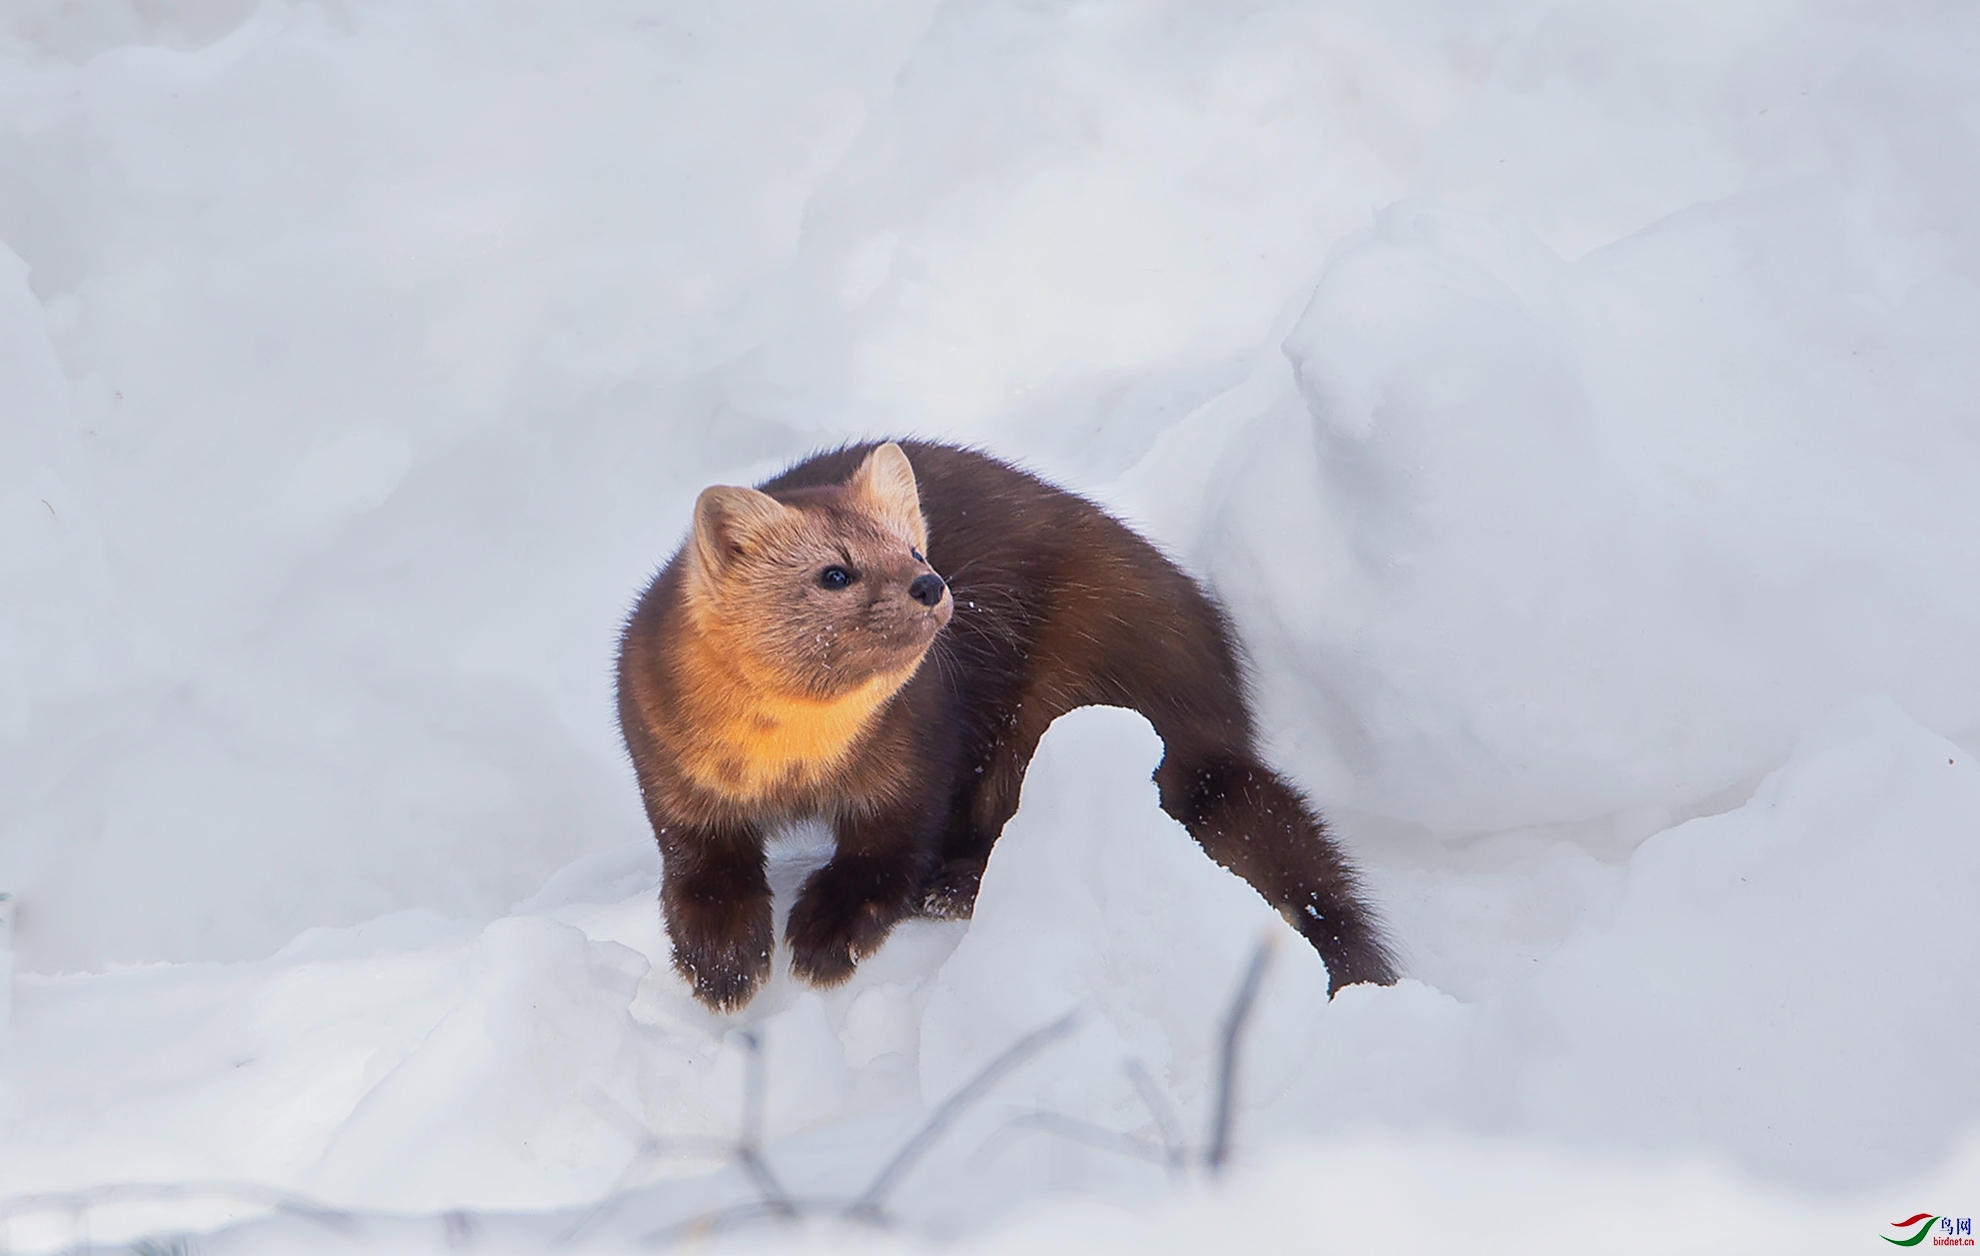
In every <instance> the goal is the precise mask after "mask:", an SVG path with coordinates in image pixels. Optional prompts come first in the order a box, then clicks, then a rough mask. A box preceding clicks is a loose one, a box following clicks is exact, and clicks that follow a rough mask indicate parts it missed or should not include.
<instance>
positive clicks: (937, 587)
mask: <svg viewBox="0 0 1980 1256" xmlns="http://www.w3.org/2000/svg"><path fill="white" fill-rule="evenodd" d="M948 587H949V586H948V585H945V584H943V583H942V577H940V576H938V575H936V574H935V573H933V572H930V573H929V574H927V575H925V576H916V577H915V578H914V583H913V584H911V585H909V586H908V596H909V597H911V598H913V599H914V600H915V601H917V602H919V603H921V604H922V605H923V606H939V605H940V604H941V602H942V594H943V593H944V592H946V591H947V590H948Z"/></svg>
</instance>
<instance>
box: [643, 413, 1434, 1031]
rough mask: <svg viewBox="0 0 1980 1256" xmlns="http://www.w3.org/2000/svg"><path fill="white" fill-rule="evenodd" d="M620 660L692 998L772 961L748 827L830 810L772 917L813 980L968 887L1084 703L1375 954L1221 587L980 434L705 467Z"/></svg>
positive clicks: (1163, 790) (1207, 841) (1317, 919)
mask: <svg viewBox="0 0 1980 1256" xmlns="http://www.w3.org/2000/svg"><path fill="white" fill-rule="evenodd" d="M618 687H619V720H620V724H621V727H622V728H623V730H624V733H625V739H626V748H627V749H628V750H629V751H630V752H631V754H632V762H633V767H634V770H635V772H636V774H637V776H638V778H639V787H640V793H641V795H642V797H643V798H644V799H645V802H646V813H647V816H648V817H649V818H650V819H651V820H652V822H653V832H654V835H655V836H656V837H657V838H658V839H659V843H660V852H661V856H662V859H663V861H664V864H665V879H664V885H663V887H662V890H661V903H662V906H663V908H664V910H665V914H666V919H667V932H668V935H669V936H670V937H671V938H672V940H673V945H674V965H675V967H676V968H678V969H679V970H680V972H681V974H682V976H684V977H686V978H687V980H688V981H689V982H691V983H692V984H693V987H694V993H695V995H696V997H697V998H699V999H700V1000H701V1001H702V1002H703V1003H705V1004H706V1005H708V1006H709V1007H711V1008H714V1009H717V1010H728V1009H733V1008H736V1007H739V1006H741V1005H742V1004H744V1003H746V1002H748V1000H749V999H750V997H751V996H752V995H753V994H755V992H756V989H757V987H758V986H759V985H761V984H762V982H763V979H764V977H765V975H766V974H767V973H768V972H769V970H770V954H771V949H772V946H773V940H772V937H771V913H770V886H769V884H768V882H767V880H766V878H765V868H764V838H765V835H766V833H767V832H768V831H770V830H771V829H773V828H774V827H776V826H777V825H779V824H780V823H783V822H785V821H789V820H793V819H797V818H800V817H805V816H811V815H823V816H824V817H826V818H827V819H828V820H829V821H830V823H831V825H832V829H833V834H834V837H835V838H836V840H837V850H836V852H835V853H834V854H833V856H832V858H831V859H830V861H829V862H827V863H826V864H825V865H824V866H823V867H822V868H820V869H818V870H817V871H816V872H814V873H813V874H812V875H811V877H810V879H808V880H807V881H806V882H805V883H804V887H803V889H802V890H801V891H800V892H799V894H798V897H797V901H796V902H795V904H793V906H792V908H791V912H790V918H789V920H788V922H787V923H786V925H785V929H784V938H785V940H786V941H787V942H788V943H789V944H790V947H791V970H792V971H793V972H794V973H795V974H796V975H797V976H799V977H801V978H803V979H804V980H806V981H809V982H810V983H812V984H813V985H818V986H831V985H836V984H838V983H839V982H842V981H844V980H845V979H846V978H847V977H849V976H851V975H852V971H853V966H854V965H855V964H856V963H857V962H858V961H859V960H860V958H861V957H862V956H865V955H867V954H870V953H871V952H872V951H873V950H874V949H875V948H876V947H878V946H879V945H880V943H881V941H882V940H883V939H884V938H885V937H886V936H887V932H888V930H890V929H892V928H893V926H894V924H895V923H896V922H897V921H900V920H902V919H903V918H905V917H908V916H912V915H917V914H919V915H933V916H946V917H962V916H967V915H968V914H969V912H970V909H971V907H972V906H973V905H974V902H975V898H976V888H977V883H978V880H979V878H980V876H981V875H982V872H983V867H984V863H985V861H986V860H987V859H988V858H989V855H990V847H991V845H992V844H993V843H995V842H996V840H997V835H998V834H999V833H1001V832H1002V831H1003V828H1004V824H1005V822H1006V821H1008V820H1009V819H1010V818H1011V815H1012V813H1013V812H1015V811H1016V810H1017V805H1018V789H1019V785H1020V783H1021V782H1022V780H1023V777H1024V770H1025V766H1026V764H1028V763H1029V762H1030V760H1031V755H1032V752H1033V751H1034V750H1035V749H1037V746H1038V740H1039V738H1040V737H1041V736H1043V735H1044V732H1045V729H1046V728H1047V726H1049V725H1050V724H1051V723H1052V721H1053V720H1054V719H1056V718H1058V717H1059V716H1060V715H1063V714H1065V713H1066V712H1067V711H1071V710H1073V709H1074V708H1077V707H1082V706H1090V705H1095V704H1106V705H1112V706H1124V707H1131V708H1133V709H1134V710H1136V711H1139V712H1141V713H1142V714H1143V715H1145V716H1146V717H1147V718H1148V720H1149V721H1150V722H1151V723H1152V724H1154V726H1155V730H1156V732H1158V733H1159V734H1161V737H1162V740H1163V742H1164V744H1165V747H1166V753H1165V755H1164V757H1163V759H1162V763H1161V766H1160V767H1159V768H1158V769H1157V770H1156V772H1155V781H1156V784H1157V786H1158V788H1159V790H1160V797H1161V802H1162V809H1163V810H1164V811H1167V812H1168V813H1169V814H1170V815H1172V816H1174V817H1175V818H1176V819H1177V820H1179V821H1181V822H1182V824H1183V825H1184V826H1185V827H1187V828H1188V830H1189V831H1190V833H1191V834H1192V835H1193V836H1194V837H1195V838H1196V840H1197V841H1198V842H1199V843H1201V844H1202V846H1203V848H1204V850H1206V851H1207V852H1208V853H1209V854H1210V857H1211V858H1213V859H1215V860H1216V861H1217V862H1218V863H1220V864H1222V865H1223V866H1225V867H1226V868H1229V869H1230V870H1231V871H1233V872H1235V873H1237V874H1238V875H1239V876H1241V877H1243V878H1244V879H1245V880H1247V881H1249V882H1250V883H1251V884H1252V885H1253V886H1254V887H1255V888H1256V889H1257V890H1258V892H1259V893H1261V894H1263V895H1264V896H1265V898H1266V899H1267V900H1268V901H1269V902H1271V903H1272V905H1273V906H1275V907H1277V908H1278V909H1279V910H1280V911H1281V912H1282V913H1284V914H1285V916H1286V918H1287V919H1288V920H1290V921H1291V922H1292V923H1293V925H1294V926H1295V927H1296V928H1298V929H1299V931H1300V932H1301V933H1302V934H1304V935H1305V936H1306V938H1307V939H1308V940H1309V941H1310V942H1312V944H1313V946H1314V948H1315V949H1316V950H1318V951H1319V952H1320V955H1321V957H1322V958H1323V959H1324V960H1326V963H1327V971H1328V974H1329V978H1330V984H1331V989H1332V990H1338V989H1339V988H1340V987H1341V986H1343V985H1346V984H1349V983H1351V982H1360V981H1371V982H1380V983H1384V984H1386V983H1389V982H1392V981H1394V980H1395V977H1396V970H1395V965H1394V963H1393V961H1392V959H1391V957H1390V953H1389V950H1388V947H1387V945H1386V944H1385V943H1384V941H1383V938H1382V935H1381V932H1380V930H1379V928H1378V927H1377V925H1376V923H1375V920H1374V918H1373V915H1372V913H1371V911H1370V910H1369V908H1368V906H1367V905H1366V904H1365V903H1364V902H1363V901H1362V899H1361V896H1360V894H1359V892H1358V890H1357V887H1356V879H1355V874H1354V872H1353V870H1352V869H1351V868H1350V867H1349V866H1348V863H1347V861H1346V859H1345V858H1344V857H1343V856H1342V854H1341V851H1340V850H1339V848H1338V847H1336V846H1335V845H1334V843H1333V842H1332V841H1331V840H1330V839H1329V838H1328V836H1327V832H1326V829H1325V828H1324V827H1323V826H1322V824H1321V821H1320V819H1319V817H1318V816H1317V815H1316V814H1315V813H1314V810H1313V808H1312V807H1311V806H1310V805H1309V804H1308V803H1307V800H1306V798H1305V797H1304V796H1303V795H1301V794H1300V792H1299V791H1298V790H1297V789H1295V788H1294V787H1293V786H1292V785H1290V784H1288V783H1287V782H1286V781H1285V780H1283V779H1282V778H1281V777H1279V776H1278V774H1276V773H1275V772H1273V771H1272V770H1271V769H1270V768H1268V767H1266V766H1265V765H1264V764H1262V763H1260V762H1259V760H1258V758H1257V753H1256V750H1255V748H1254V746H1255V741H1256V738H1255V734H1254V731H1253V728H1252V718H1251V712H1250V709H1249V707H1248V705H1247V703H1246V700H1245V692H1244V681H1243V678H1242V673H1241V670H1240V665H1239V661H1238V655H1237V650H1236V648H1235V647H1234V645H1233V643H1232V636H1231V629H1230V625H1229V623H1228V622H1227V621H1226V619H1225V617H1224V613H1223V611H1222V610H1221V609H1220V608H1219V606H1218V605H1217V603H1216V602H1214V601H1212V600H1211V598H1210V596H1209V595H1208V594H1206V593H1205V592H1204V591H1203V589H1202V588H1201V587H1199V586H1198V585H1197V584H1196V582H1195V581H1193V580H1191V579H1190V578H1189V577H1188V576H1187V575H1185V574H1183V572H1182V571H1180V570H1179V569H1177V567H1176V566H1175V565H1174V564H1173V563H1171V562H1170V561H1169V560H1168V559H1166V558H1164V557H1163V556H1162V554H1161V553H1160V552H1158V551H1157V550H1156V549H1155V547H1154V546H1152V545H1150V544H1149V543H1148V542H1147V541H1145V540H1143V539H1142V538H1141V537H1140V536H1138V535H1136V534H1135V533H1134V532H1132V531H1130V530H1129V529H1128V528H1127V527H1126V526H1125V525H1124V524H1122V523H1120V522H1119V521H1118V520H1116V519H1114V518H1113V517H1112V516H1110V515H1108V514H1107V513H1106V512H1105V511H1103V510H1101V509H1100V508H1099V507H1098V506H1096V505H1094V504H1093V503H1092V502H1089V501H1086V500H1085V499H1083V498H1080V497H1076V496H1074V495H1073V494H1071V493H1068V492H1065V491H1064V490H1062V489H1058V488H1055V487H1053V486H1052V485H1050V484H1047V483H1045V482H1044V481H1042V480H1039V479H1037V478H1036V477H1034V476H1031V475H1028V474H1026V473H1025V472H1023V471H1020V470H1018V469H1016V468H1014V467H1011V466H1007V465H1006V464H1004V463H1002V462H999V461H997V460H996V459H995V458H992V457H989V456H988V455H986V454H982V453H979V452H976V451H974V450H969V449H959V448H955V447H953V446H948V445H939V444H929V443H923V442H919V441H901V442H898V443H895V442H888V443H885V444H864V445H852V446H846V447H844V448H840V449H837V450H833V451H831V452H829V453H823V454H819V455H817V456H815V457H812V458H810V459H807V460H806V461H804V462H801V463H798V464H797V465H796V466H793V467H791V468H790V469H789V470H787V471H785V472H784V473H783V474H781V475H779V476H777V477H776V478H774V479H772V480H770V481H768V482H766V483H764V484H762V485H760V486H759V487H758V488H755V489H747V488H727V487H716V488H710V489H708V490H706V491H705V492H703V493H702V494H701V497H700V499H699V500H697V501H696V502H695V507H694V528H693V533H692V535H691V536H690V538H689V539H688V541H687V543H686V544H685V545H683V546H682V547H681V549H680V552H679V553H677V554H675V555H674V557H673V559H672V561H670V562H669V563H668V564H667V565H666V567H665V568H664V569H662V570H661V572H660V574H659V575H658V576H657V577H655V579H654V581H653V583H652V584H651V585H650V586H649V587H648V588H647V590H646V592H645V594H644V596H642V597H641V598H640V600H639V604H638V606H637V608H636V609H635V610H634V611H633V614H632V617H631V618H630V620H629V621H628V622H627V624H626V628H625V634H624V637H623V639H622V641H621V643H620V650H619V673H618ZM1330 992H1331V991H1330Z"/></svg>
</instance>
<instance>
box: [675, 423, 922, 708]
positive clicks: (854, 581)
mask: <svg viewBox="0 0 1980 1256" xmlns="http://www.w3.org/2000/svg"><path fill="white" fill-rule="evenodd" d="M927 546H928V525H927V523H926V522H925V521H924V520H923V519H922V516H921V498H920V494H919V492H918V490H917V489H916V486H915V482H914V468H913V467H911V466H909V465H908V460H907V455H906V454H904V453H902V452H901V447H900V446H899V445H895V444H891V443H890V444H885V445H881V446H880V447H879V448H877V449H875V450H874V451H873V452H872V453H870V454H868V455H867V456H866V459H865V461H863V462H861V463H860V465H859V468H858V469H857V470H855V471H854V472H853V474H852V477H851V478H850V479H848V480H847V481H846V482H845V483H844V484H836V485H830V486H827V487H823V488H811V489H802V490H797V491H793V492H789V493H785V494H783V499H782V500H779V499H778V498H774V497H771V496H769V495H768V494H767V493H759V492H757V491H756V490H755V489H748V488H728V487H716V488H710V489H706V490H704V491H703V492H702V494H701V497H700V500H698V501H696V502H695V506H694V537H693V539H692V540H691V541H690V542H689V543H688V546H687V549H686V551H685V553H684V555H683V558H684V559H685V561H686V563H687V571H686V573H685V575H686V581H687V593H688V604H689V606H690V608H691V613H692V614H693V615H694V618H695V621H696V627H697V629H698V630H699V631H700V632H701V633H702V634H704V636H705V638H706V639H708V640H709V641H710V642H711V644H712V643H713V642H717V641H719V642H720V643H721V648H723V649H725V650H727V651H731V652H733V654H732V658H731V661H732V662H733V664H734V665H735V666H736V668H737V669H738V670H739V671H741V672H743V673H744V674H745V675H747V676H749V677H750V678H751V679H752V680H753V681H754V682H755V683H757V684H760V685H763V686H766V687H770V688H774V689H776V690H780V691H782V692H784V693H789V694H793V695H804V696H808V697H813V698H820V699H830V698H837V697H839V696H841V695H844V694H847V693H850V692H851V691H853V690H855V689H861V688H866V687H871V686H873V685H875V684H880V685H883V686H886V687H887V691H888V692H892V689H893V688H896V687H898V686H899V685H902V684H905V683H906V682H907V679H908V677H910V676H912V675H913V674H914V671H915V669H916V668H917V667H918V666H919V665H920V663H921V659H922V656H923V655H924V654H926V653H927V652H928V647H929V645H930V644H932V643H933V642H934V640H935V635H936V634H937V633H939V632H940V631H941V630H942V628H943V626H944V625H946V624H947V623H948V622H949V616H950V614H951V613H953V611H954V609H955V600H954V599H953V598H951V597H950V596H949V590H948V586H947V585H946V584H944V583H943V581H942V577H940V576H938V575H936V574H935V571H934V569H933V568H931V567H930V566H929V565H928V560H927V559H926V558H924V557H922V551H923V550H925V549H926V548H927Z"/></svg>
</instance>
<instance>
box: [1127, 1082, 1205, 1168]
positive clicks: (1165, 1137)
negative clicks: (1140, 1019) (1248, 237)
mask: <svg viewBox="0 0 1980 1256" xmlns="http://www.w3.org/2000/svg"><path fill="white" fill-rule="evenodd" d="M1121 1070H1122V1071H1123V1072H1125V1073H1126V1074H1127V1078H1128V1081H1129V1082H1130V1083H1131V1084H1133V1086H1134V1093H1135V1094H1137V1095H1139V1096H1141V1106H1142V1107H1144V1108H1147V1109H1148V1114H1149V1115H1150V1116H1152V1117H1154V1118H1155V1128H1156V1129H1158V1130H1160V1131H1161V1132H1162V1150H1163V1151H1164V1152H1166V1153H1168V1156H1167V1159H1168V1166H1169V1172H1170V1173H1172V1174H1174V1173H1181V1172H1183V1171H1184V1170H1185V1169H1187V1168H1188V1167H1189V1143H1188V1141H1187V1140H1185V1139H1184V1138H1183V1132H1182V1122H1181V1121H1178V1120H1177V1119H1176V1110H1175V1109H1174V1108H1172V1107H1170V1106H1169V1100H1168V1098H1167V1096H1165V1095H1163V1093H1162V1088H1161V1087H1159V1086H1157V1085H1156V1084H1155V1079H1154V1078H1153V1077H1150V1076H1149V1075H1148V1066H1147V1065H1145V1064H1143V1063H1142V1062H1141V1061H1140V1060H1138V1059H1136V1058H1135V1057H1133V1056H1129V1057H1128V1058H1127V1059H1126V1060H1123V1061H1122V1062H1121Z"/></svg>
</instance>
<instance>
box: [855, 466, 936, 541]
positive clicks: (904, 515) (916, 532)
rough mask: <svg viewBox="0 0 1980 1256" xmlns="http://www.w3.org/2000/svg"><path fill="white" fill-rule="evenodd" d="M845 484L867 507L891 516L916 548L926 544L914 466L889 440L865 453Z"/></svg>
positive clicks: (926, 533)
mask: <svg viewBox="0 0 1980 1256" xmlns="http://www.w3.org/2000/svg"><path fill="white" fill-rule="evenodd" d="M846 487H847V488H849V489H851V490H852V492H853V495H854V496H856V497H858V498H859V499H860V500H861V501H863V502H864V503H865V504H866V506H867V508H868V509H870V510H872V511H873V512H874V513H875V514H877V515H880V516H881V517H882V518H885V519H889V520H892V521H893V522H894V523H895V524H896V525H897V526H898V527H899V528H900V529H901V531H902V532H904V533H906V534H907V537H908V539H909V540H910V541H911V542H913V544H914V547H915V548H916V549H918V550H919V549H927V548H928V523H927V521H926V520H924V519H923V518H922V517H921V492H920V490H919V489H917V488H916V487H915V483H914V468H913V467H912V466H910V465H908V459H907V455H906V454H904V453H902V452H901V447H900V446H899V445H896V444H895V443H894V442H892V441H888V442H887V443H886V444H884V445H882V446H880V447H879V448H878V449H875V450H874V451H873V452H872V453H870V454H868V455H866V461H864V462H862V463H860V464H859V470H857V471H855V472H853V473H852V479H850V480H848V481H846Z"/></svg>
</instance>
